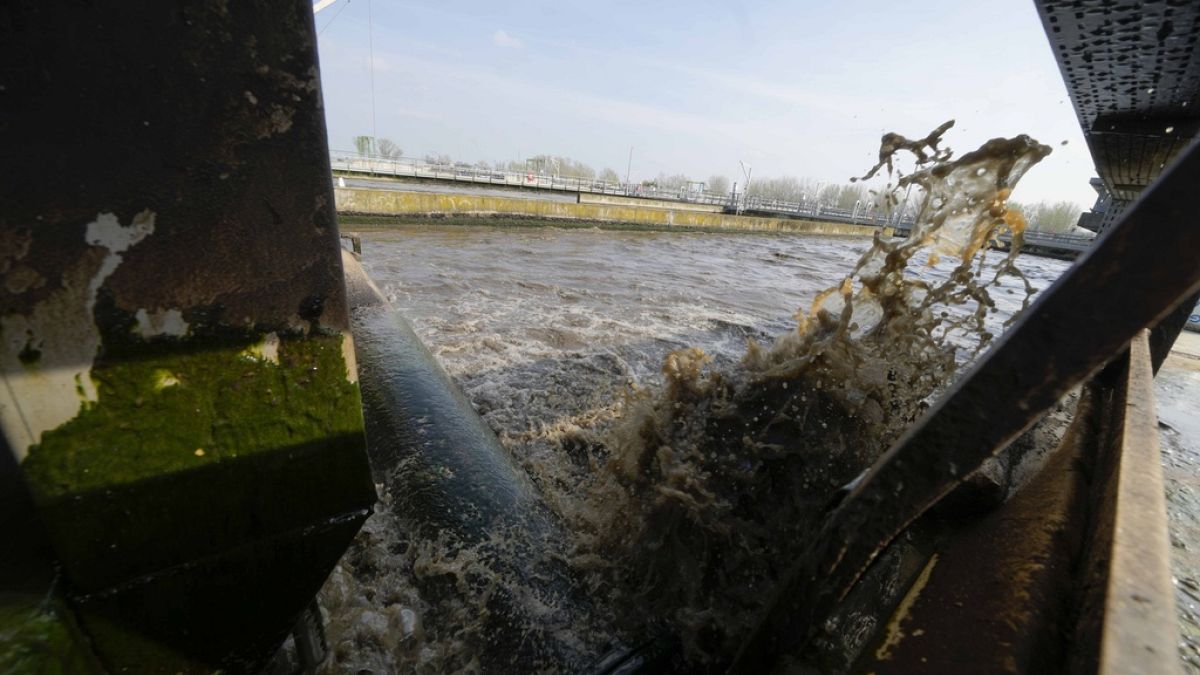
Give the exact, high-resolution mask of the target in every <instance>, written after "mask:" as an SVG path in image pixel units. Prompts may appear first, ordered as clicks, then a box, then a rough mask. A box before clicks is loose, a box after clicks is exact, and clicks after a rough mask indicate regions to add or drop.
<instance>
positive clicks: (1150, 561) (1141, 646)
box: [1100, 331, 1180, 675]
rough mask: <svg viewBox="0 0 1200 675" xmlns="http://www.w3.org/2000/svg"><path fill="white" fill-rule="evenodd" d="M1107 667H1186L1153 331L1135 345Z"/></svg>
mask: <svg viewBox="0 0 1200 675" xmlns="http://www.w3.org/2000/svg"><path fill="white" fill-rule="evenodd" d="M1123 413H1124V414H1123V416H1122V417H1123V419H1122V422H1123V424H1122V426H1121V434H1120V442H1119V445H1118V446H1117V448H1116V452H1115V458H1116V462H1117V465H1116V475H1115V477H1114V480H1115V481H1116V503H1115V512H1114V514H1113V515H1114V520H1113V525H1112V530H1113V531H1112V548H1111V550H1110V551H1109V560H1110V563H1109V569H1108V580H1107V588H1106V594H1105V602H1104V622H1103V627H1102V637H1101V642H1100V673H1102V674H1105V675H1119V674H1120V675H1123V674H1126V673H1128V674H1130V675H1132V674H1134V673H1162V674H1163V675H1167V674H1169V673H1178V672H1180V664H1179V655H1178V653H1177V651H1176V644H1177V643H1178V642H1179V629H1178V625H1177V623H1176V615H1175V602H1174V600H1175V594H1174V588H1173V587H1172V584H1171V564H1170V558H1169V552H1170V550H1171V546H1170V541H1169V540H1168V537H1167V507H1166V498H1165V497H1164V488H1163V476H1162V457H1161V456H1160V453H1159V448H1158V417H1157V415H1156V413H1155V410H1154V374H1153V372H1152V370H1151V363H1150V345H1149V341H1148V333H1147V332H1146V331H1143V332H1142V333H1141V334H1140V335H1139V336H1138V337H1137V338H1135V339H1134V340H1133V342H1132V343H1131V344H1130V348H1129V367H1128V371H1127V373H1126V378H1125V400H1124V401H1123Z"/></svg>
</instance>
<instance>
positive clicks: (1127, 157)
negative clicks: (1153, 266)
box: [1036, 0, 1200, 202]
mask: <svg viewBox="0 0 1200 675" xmlns="http://www.w3.org/2000/svg"><path fill="white" fill-rule="evenodd" d="M1036 4H1037V6H1038V11H1039V12H1040V14H1041V16H1042V22H1043V24H1044V26H1045V29H1046V35H1047V36H1048V37H1049V38H1050V46H1051V48H1052V49H1053V50H1054V55H1055V57H1056V58H1057V59H1058V64H1059V67H1060V68H1061V69H1062V72H1063V78H1064V79H1065V80H1066V84H1067V89H1068V91H1069V92H1070V95H1071V101H1072V102H1073V103H1074V105H1075V111H1076V113H1077V114H1078V116H1079V123H1080V126H1081V127H1082V128H1083V131H1084V135H1085V136H1086V137H1087V142H1088V147H1089V148H1090V149H1091V152H1092V157H1093V158H1094V159H1095V161H1096V170H1097V172H1098V173H1099V174H1100V177H1101V179H1102V180H1103V181H1104V183H1105V185H1107V186H1108V188H1109V190H1110V191H1111V192H1112V194H1113V197H1114V199H1115V200H1117V201H1118V202H1121V201H1130V200H1133V199H1135V198H1136V197H1137V195H1138V193H1140V192H1141V190H1142V188H1144V187H1146V185H1148V184H1149V183H1150V182H1151V181H1153V180H1154V179H1155V178H1156V177H1157V176H1158V174H1159V173H1160V172H1161V171H1162V169H1163V167H1164V166H1165V165H1166V164H1168V163H1169V162H1170V161H1171V160H1172V159H1173V158H1174V157H1175V155H1176V154H1177V153H1178V152H1179V151H1180V150H1182V149H1183V148H1184V147H1186V146H1187V144H1188V143H1189V142H1190V141H1191V140H1192V138H1194V137H1195V135H1196V132H1197V130H1198V128H1200V50H1198V49H1197V40H1200V3H1198V2H1196V1H1195V0H1147V1H1145V2H1113V0H1038V1H1037V3H1036Z"/></svg>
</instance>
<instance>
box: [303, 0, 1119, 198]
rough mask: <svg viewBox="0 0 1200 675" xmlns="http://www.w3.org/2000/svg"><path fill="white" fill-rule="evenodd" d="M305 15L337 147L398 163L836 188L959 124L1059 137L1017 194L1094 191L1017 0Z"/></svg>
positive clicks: (1025, 6) (516, 5) (379, 1)
mask: <svg viewBox="0 0 1200 675" xmlns="http://www.w3.org/2000/svg"><path fill="white" fill-rule="evenodd" d="M368 16H369V17H370V20H369V21H368ZM315 18H316V26H317V31H318V34H319V37H318V43H319V50H320V61H321V78H322V87H323V92H324V98H325V108H326V122H327V125H328V129H329V145H330V148H331V149H334V150H352V149H353V147H354V145H353V138H354V137H355V136H358V135H360V134H361V135H372V134H373V135H375V136H378V137H382V138H390V139H392V140H393V141H395V142H396V143H397V144H399V146H400V147H401V148H403V150H404V154H405V155H406V156H423V155H425V154H428V153H439V154H440V153H444V154H448V155H450V156H451V157H453V158H454V159H455V160H463V161H468V162H475V161H478V160H487V161H497V160H504V161H507V160H510V159H524V158H526V157H530V156H533V155H537V154H552V155H563V156H568V157H572V158H574V159H577V160H580V161H583V162H585V163H587V164H589V165H591V166H593V167H595V168H596V169H597V170H600V169H603V168H612V169H614V170H616V171H617V173H618V174H620V175H621V176H624V175H625V173H626V169H627V163H629V167H630V168H629V171H630V174H631V178H632V180H634V181H638V180H643V179H648V178H653V177H655V176H657V175H658V174H660V173H667V174H677V173H684V174H687V175H689V176H691V177H693V178H695V179H699V180H705V179H707V178H708V177H709V176H711V175H714V174H719V175H724V176H726V177H728V178H729V179H730V180H731V181H739V182H740V181H742V180H743V178H742V169H741V165H740V163H744V164H745V165H746V166H748V167H751V170H752V176H754V177H768V176H782V175H791V176H796V177H806V178H812V179H814V180H818V181H824V182H839V183H840V182H846V181H847V180H848V179H849V177H850V176H852V175H860V174H862V173H864V172H865V171H866V169H868V168H870V166H871V165H872V164H874V162H875V160H876V159H877V156H878V151H879V138H880V136H881V135H882V134H883V133H885V132H887V131H895V132H898V133H901V134H904V135H906V136H909V137H921V136H924V135H925V134H926V133H928V132H929V131H931V130H932V129H933V128H935V127H936V126H938V125H939V124H941V123H942V122H944V121H946V120H948V119H954V120H956V126H955V127H954V128H953V129H952V130H951V131H950V132H948V133H947V135H946V138H947V140H948V145H949V146H950V147H951V148H953V149H954V150H955V151H956V152H957V153H959V154H961V153H962V152H966V151H968V150H971V149H974V148H975V147H977V146H978V145H980V144H981V143H982V142H983V141H985V140H987V139H989V138H994V137H997V136H1005V137H1011V136H1015V135H1017V134H1022V133H1024V134H1029V135H1030V136H1032V137H1033V138H1035V139H1037V140H1039V141H1041V142H1043V143H1046V144H1048V145H1050V146H1051V147H1053V149H1054V151H1053V153H1052V154H1051V155H1050V156H1049V157H1048V158H1046V159H1045V160H1043V162H1042V163H1041V164H1040V165H1038V166H1037V167H1035V168H1033V169H1032V170H1030V172H1029V174H1028V175H1027V176H1026V178H1025V179H1024V180H1023V181H1022V183H1021V184H1020V186H1019V187H1018V188H1017V191H1016V192H1015V193H1014V195H1013V198H1014V199H1016V200H1018V201H1022V202H1037V201H1049V202H1055V201H1063V200H1065V201H1072V202H1075V203H1077V204H1078V205H1080V206H1081V207H1084V208H1086V207H1089V206H1090V205H1091V204H1092V202H1093V201H1094V200H1095V192H1094V191H1093V190H1092V188H1091V187H1090V186H1089V185H1088V179H1089V178H1090V177H1091V176H1093V175H1094V169H1093V163H1092V161H1091V157H1090V155H1089V154H1088V152H1087V146H1086V145H1085V143H1084V140H1083V134H1082V132H1081V131H1080V129H1079V124H1078V121H1077V120H1076V118H1075V113H1074V109H1073V108H1072V106H1071V102H1070V100H1069V98H1068V97H1067V92H1066V89H1065V87H1064V85H1063V81H1062V77H1061V75H1060V74H1059V71H1058V68H1057V66H1056V64H1055V62H1054V57H1053V55H1052V53H1051V50H1050V47H1049V44H1048V43H1047V41H1046V37H1045V34H1044V33H1043V31H1042V26H1041V21H1040V19H1039V18H1038V15H1037V11H1036V10H1035V9H1034V6H1033V3H1032V2H1031V1H1030V0H990V1H989V2H984V3H972V2H962V1H961V0H935V1H922V0H911V1H905V2H900V1H898V0H890V1H876V0H865V1H861V2H832V1H820V2H816V1H813V2H738V1H731V2H703V1H692V2H645V1H644V0H641V1H639V2H625V1H624V0H609V1H607V2H603V3H599V2H586V3H585V2H580V3H576V2H571V1H569V0H557V1H555V2H540V1H533V2H486V3H477V2H470V1H462V2H455V1H451V0H442V1H441V2H415V3H406V2H393V1H389V0H338V2H337V3H336V4H334V5H332V6H330V7H329V8H327V9H324V10H323V11H321V12H320V13H319V14H317V16H316V17H315ZM372 51H373V53H374V59H373V62H374V106H372V83H371V79H372V78H371V72H372V69H371V64H372V58H371V56H370V55H371V53H372ZM372 108H373V112H374V114H372ZM373 118H374V119H373ZM372 127H374V132H372ZM1064 141H1065V142H1066V144H1065V145H1064V144H1063V142H1064ZM631 148H632V162H629V157H630V149H631Z"/></svg>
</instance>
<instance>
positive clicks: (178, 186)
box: [0, 0, 375, 673]
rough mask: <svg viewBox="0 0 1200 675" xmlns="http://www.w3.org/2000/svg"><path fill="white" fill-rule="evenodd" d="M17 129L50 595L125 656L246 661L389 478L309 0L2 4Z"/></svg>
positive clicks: (273, 638)
mask: <svg viewBox="0 0 1200 675" xmlns="http://www.w3.org/2000/svg"><path fill="white" fill-rule="evenodd" d="M0 148H3V149H4V150H3V152H0V175H2V176H3V177H4V179H3V180H2V181H0V273H2V274H3V284H0V430H2V431H3V434H4V436H5V439H6V441H7V450H5V451H6V452H9V453H10V456H9V457H8V458H6V460H7V462H9V463H10V465H11V464H16V465H17V466H18V467H19V471H20V474H21V478H22V480H23V482H24V484H25V485H26V486H27V488H28V490H29V494H30V497H31V501H32V503H33V506H34V509H35V510H36V512H37V515H38V520H39V522H40V524H41V525H42V526H43V527H44V532H43V534H44V535H45V538H46V539H47V540H48V541H49V542H50V543H51V545H52V547H53V554H54V556H55V557H56V558H57V563H58V565H59V566H60V569H61V570H62V575H61V576H62V578H61V580H60V581H61V583H59V584H58V585H57V588H58V589H61V592H60V593H56V594H55V597H56V599H58V600H65V601H66V602H65V604H66V605H69V606H70V607H71V608H72V610H73V613H74V615H75V616H76V617H77V618H78V623H79V626H80V627H81V629H82V630H83V632H84V633H86V635H87V637H88V640H89V644H90V645H91V646H93V647H94V648H95V651H96V653H97V655H98V656H99V658H100V660H101V662H102V663H103V665H104V667H105V668H106V669H108V670H110V671H113V672H203V673H208V672H213V671H216V670H223V671H225V672H244V671H254V670H256V669H258V668H259V667H260V666H261V664H262V663H263V662H264V661H265V660H267V659H269V658H270V656H271V654H272V653H273V652H274V651H275V650H276V648H277V647H278V645H279V643H280V642H282V641H283V639H284V637H285V636H286V635H287V633H288V631H289V630H290V629H291V627H292V626H293V625H294V624H295V621H296V618H297V616H298V615H299V614H300V612H301V611H302V610H303V609H304V608H305V607H307V606H308V605H309V602H310V601H311V599H312V597H313V595H314V594H315V593H316V591H317V590H318V589H319V588H320V586H321V584H322V583H323V581H324V579H325V577H326V576H327V575H328V573H329V570H330V569H331V568H332V566H333V564H334V563H335V562H336V561H337V559H338V558H339V557H340V556H341V554H342V553H343V551H344V550H345V547H346V545H347V544H348V542H349V541H350V540H351V538H352V537H353V536H354V533H355V532H356V531H357V529H358V526H359V524H360V523H361V522H362V521H363V520H364V519H365V518H366V516H367V515H368V513H369V510H370V506H371V505H372V504H373V503H374V501H375V494H374V489H373V485H372V483H371V479H370V472H369V467H368V465H367V459H366V455H365V452H364V444H365V441H364V435H363V423H362V407H361V401H360V397H359V390H358V385H357V379H356V370H355V366H354V360H353V355H354V352H353V345H352V343H351V341H350V338H349V323H348V316H347V312H346V302H345V291H344V287H343V285H342V275H341V262H340V250H339V244H338V234H337V228H336V225H335V222H334V213H333V195H332V186H331V185H330V181H329V160H328V152H327V147H326V140H325V125H324V117H323V113H322V111H321V92H320V82H319V73H318V71H317V54H316V37H315V32H314V29H313V18H312V6H311V4H310V3H308V2H306V0H290V1H289V2H270V1H267V0H248V1H246V2H230V3H211V2H202V1H195V0H183V1H181V2H170V3H150V4H147V5H141V6H137V7H134V6H132V5H128V4H123V3H112V2H110V3H104V2H101V3H95V4H88V5H79V6H74V5H73V6H67V4H64V3H44V2H37V1H36V0H12V1H9V2H5V3H3V4H2V5H0ZM0 548H3V545H0ZM7 609H8V606H7V604H6V599H5V598H4V597H0V615H2V614H4V613H5V611H6V610H7ZM5 635H6V632H5V631H3V630H0V638H4V637H5ZM0 670H4V668H3V667H2V666H0Z"/></svg>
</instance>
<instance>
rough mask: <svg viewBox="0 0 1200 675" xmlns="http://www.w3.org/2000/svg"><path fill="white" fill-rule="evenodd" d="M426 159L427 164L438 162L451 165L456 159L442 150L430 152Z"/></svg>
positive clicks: (438, 163)
mask: <svg viewBox="0 0 1200 675" xmlns="http://www.w3.org/2000/svg"><path fill="white" fill-rule="evenodd" d="M424 159H425V163H426V164H437V165H441V166H449V165H450V164H452V163H453V161H454V160H452V159H451V158H450V155H447V154H445V153H440V152H431V153H428V154H426V155H425V158H424Z"/></svg>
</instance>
